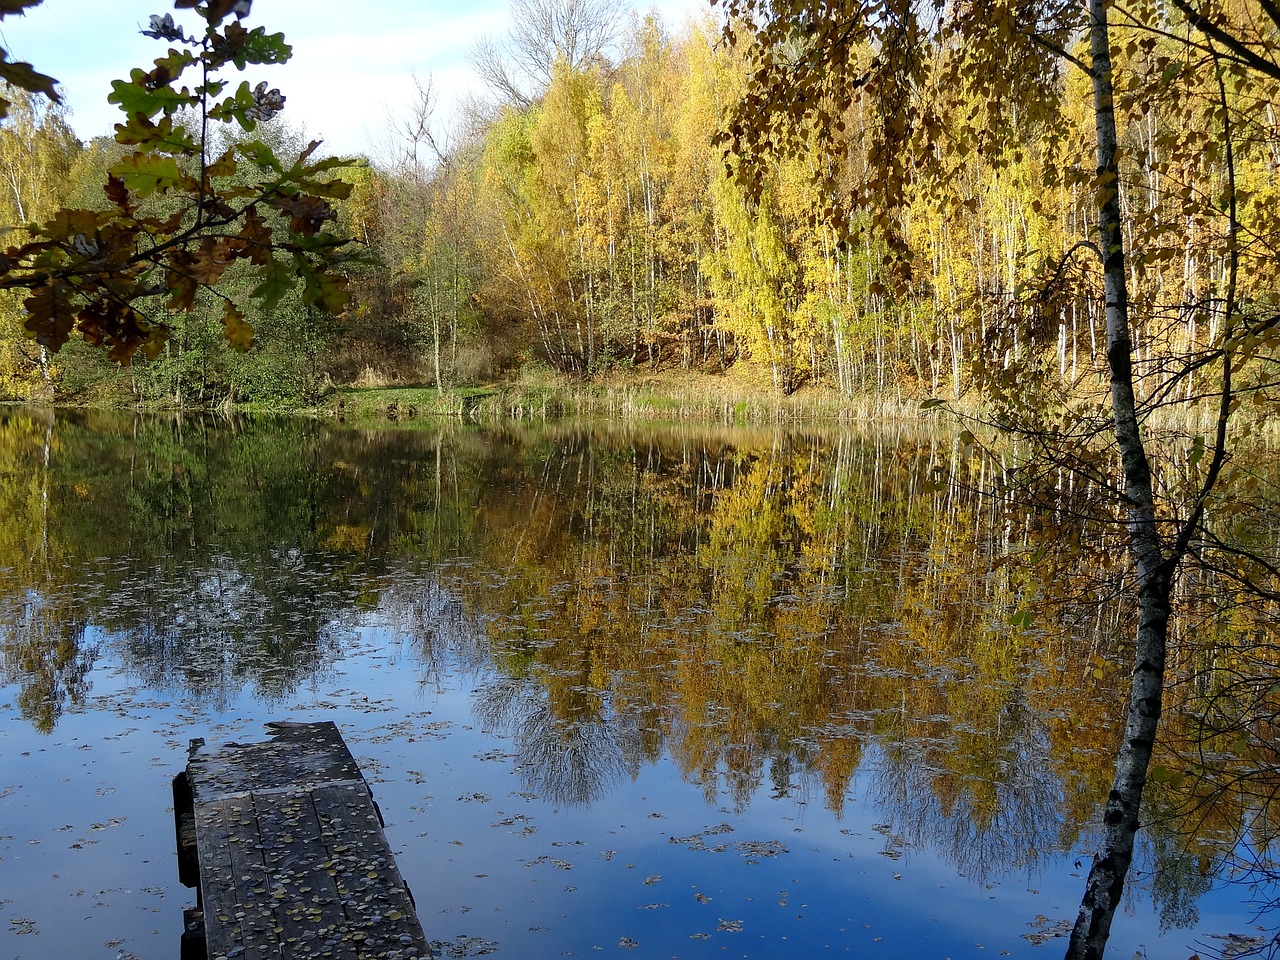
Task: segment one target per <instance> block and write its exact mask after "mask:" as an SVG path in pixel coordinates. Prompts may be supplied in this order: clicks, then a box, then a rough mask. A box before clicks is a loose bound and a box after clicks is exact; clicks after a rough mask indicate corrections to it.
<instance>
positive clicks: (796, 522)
mask: <svg viewBox="0 0 1280 960" xmlns="http://www.w3.org/2000/svg"><path fill="white" fill-rule="evenodd" d="M0 464H2V465H3V466H2V467H0V471H2V472H0V513H2V514H3V515H5V516H7V517H11V518H13V521H12V522H10V523H6V524H5V525H3V529H4V533H3V534H0V631H2V633H0V644H2V646H0V651H2V661H0V664H2V666H0V669H2V670H3V677H2V679H3V680H4V681H5V682H7V683H16V684H17V685H18V686H19V688H20V694H19V697H18V709H19V710H20V711H21V713H22V716H23V717H25V718H26V720H27V721H28V722H30V723H31V724H32V725H34V726H35V727H36V728H38V729H40V730H42V731H49V730H52V729H53V728H54V727H55V725H56V724H57V722H58V719H59V716H60V714H61V713H62V711H64V710H65V709H67V708H68V706H69V705H74V704H76V703H78V702H80V701H81V700H82V699H83V698H84V697H85V695H86V693H87V691H88V690H89V688H90V685H91V683H92V676H93V665H94V663H95V660H96V659H97V658H99V657H100V656H101V655H102V646H103V644H109V645H110V647H111V650H112V652H113V655H114V656H116V657H117V658H118V659H119V660H120V661H121V662H122V663H124V664H125V665H126V666H127V668H128V669H129V671H130V672H131V673H132V674H133V675H134V676H135V677H137V678H139V679H140V681H141V682H142V683H144V684H146V685H147V686H148V687H150V688H152V689H155V690H176V691H184V692H188V693H190V694H191V695H194V696H196V697H197V698H204V699H207V700H210V701H212V702H213V703H215V704H216V703H224V702H228V701H229V700H230V699H232V698H233V697H235V696H237V695H241V694H242V693H243V692H244V691H245V690H246V688H247V689H249V690H251V691H252V694H253V696H254V697H256V698H257V699H259V700H263V701H267V702H280V701H283V700H285V699H286V698H288V697H290V696H292V695H293V694H294V692H295V691H296V690H298V688H299V687H301V686H305V685H307V684H313V683H315V682H316V681H317V679H318V678H320V677H323V675H324V673H325V671H326V670H327V669H329V668H330V667H331V666H332V664H333V663H334V662H335V659H336V658H337V657H338V656H340V654H341V649H342V644H343V641H344V639H345V638H348V637H350V636H352V635H353V633H354V632H355V631H356V630H357V629H358V628H361V627H365V626H367V625H368V624H369V623H370V622H371V621H374V622H381V623H383V624H385V625H386V626H387V627H388V628H390V629H392V630H394V631H396V632H397V633H398V634H399V635H401V636H403V637H405V638H407V639H408V642H409V644H410V648H411V649H412V651H413V656H414V658H415V660H416V663H415V669H416V670H417V673H418V682H419V683H420V684H421V685H422V686H424V687H426V688H430V687H431V686H432V685H436V684H441V683H442V682H443V680H442V678H443V676H444V675H445V674H446V673H447V672H448V671H450V670H454V671H456V670H462V671H464V672H465V673H467V674H469V675H472V676H474V677H475V678H476V686H477V692H476V694H475V699H474V705H473V710H474V714H475V718H476V720H477V721H478V723H479V724H480V725H481V726H482V727H483V728H485V729H488V730H491V731H494V732H496V733H499V734H501V735H503V736H505V737H507V738H509V739H510V741H511V744H512V747H513V750H514V752H515V753H516V754H517V770H518V774H519V777H520V780H521V787H522V789H523V790H524V791H526V792H528V793H531V794H536V795H538V796H540V797H542V798H544V799H545V800H547V801H549V802H551V803H553V804H555V805H557V806H564V807H584V808H585V807H589V806H590V805H592V804H594V803H597V802H599V801H601V800H603V799H606V798H608V797H609V796H610V794H611V793H612V792H613V791H614V790H615V789H616V788H617V786H618V784H620V783H624V782H625V781H627V780H629V779H635V778H637V777H639V776H640V775H641V773H642V770H643V768H644V767H645V766H646V765H648V764H652V763H654V762H656V761H657V760H658V759H659V758H661V757H664V756H669V757H671V758H672V760H673V761H674V763H675V764H676V765H677V766H678V768H679V771H680V773H681V775H682V776H683V777H684V778H685V779H686V780H687V781H689V782H690V783H693V784H696V785H698V787H699V788H700V789H701V790H702V791H703V793H704V795H705V797H706V799H707V800H708V802H709V803H711V804H712V805H713V806H720V805H721V803H722V802H723V798H727V801H728V804H729V806H730V807H732V808H733V809H735V810H736V811H738V812H741V811H744V810H746V809H747V808H748V807H749V806H750V804H751V803H752V802H753V798H756V797H758V795H759V793H760V791H761V789H762V788H764V789H767V791H768V792H769V794H770V795H772V796H773V797H774V798H789V799H793V800H794V801H796V802H798V803H801V804H806V803H811V802H812V803H821V804H822V805H824V806H825V807H827V808H828V809H830V810H831V811H832V812H833V813H834V814H835V815H837V816H839V815H841V814H842V813H843V811H844V808H845V806H846V805H847V804H848V803H849V802H850V797H851V795H850V790H851V787H850V785H851V782H852V780H853V778H854V777H855V775H856V774H858V773H859V772H860V771H861V772H863V773H864V774H865V775H866V776H867V778H868V779H867V782H868V783H869V784H870V787H869V788H868V789H869V793H870V797H871V799H872V800H873V801H874V803H875V804H876V806H877V807H878V808H879V809H880V810H882V811H883V819H884V830H883V832H884V836H885V851H884V852H885V853H886V854H888V855H890V856H895V855H899V854H900V853H901V852H902V850H903V849H905V848H907V847H910V846H927V847H931V848H932V849H934V850H936V851H938V852H940V853H941V854H942V855H943V856H944V857H945V858H946V859H947V860H949V861H950V862H951V863H952V864H953V865H954V867H955V868H956V870H958V871H959V872H960V873H962V874H963V875H965V876H968V877H970V878H973V879H976V880H984V879H986V878H989V877H992V876H995V875H999V874H1001V873H1007V872H1008V871H1010V870H1013V871H1015V872H1022V873H1025V874H1031V873H1034V872H1035V871H1036V870H1037V869H1038V865H1039V863H1040V862H1041V861H1042V859H1043V858H1044V857H1046V856H1053V855H1056V854H1057V853H1058V852H1060V851H1062V850H1065V849H1069V848H1070V847H1072V846H1073V845H1074V844H1075V843H1076V842H1077V841H1078V840H1079V839H1080V837H1081V834H1082V831H1086V830H1087V829H1088V825H1089V824H1090V822H1091V818H1092V816H1093V815H1094V812H1095V810H1096V807H1097V804H1098V802H1099V800H1100V799H1101V798H1102V797H1103V796H1104V794H1105V790H1106V789H1107V787H1108V785H1109V782H1110V772H1109V764H1110V757H1111V753H1112V746H1113V743H1114V738H1115V737H1116V736H1117V733H1118V731H1117V730H1116V728H1115V726H1114V723H1113V718H1114V715H1115V710H1114V700H1115V698H1114V692H1113V691H1114V689H1115V687H1116V685H1117V684H1118V683H1119V682H1120V679H1121V678H1122V676H1123V673H1122V668H1121V667H1120V666H1118V664H1119V663H1121V662H1123V659H1124V658H1123V656H1122V653H1123V649H1122V648H1123V644H1124V642H1125V640H1124V638H1125V637H1126V636H1127V631H1126V630H1125V629H1123V617H1124V611H1123V609H1122V608H1121V609H1120V610H1119V612H1111V613H1108V614H1106V615H1102V614H1100V613H1099V612H1098V609H1099V608H1097V607H1089V608H1085V609H1081V608H1077V607H1074V606H1073V605H1072V604H1071V602H1070V601H1071V600H1072V597H1070V596H1068V595H1066V591H1065V590H1064V585H1065V584H1068V583H1071V582H1076V581H1075V580H1074V578H1073V577H1072V573H1073V571H1072V570H1070V569H1065V568H1063V567H1054V566H1051V563H1052V562H1053V561H1052V558H1051V557H1050V556H1049V555H1048V554H1044V553H1041V554H1040V556H1041V557H1042V563H1041V564H1040V566H1039V567H1038V568H1037V567H1036V566H1033V565H1030V564H1024V563H1017V562H1009V559H1008V558H1010V557H1011V556H1015V555H1017V554H1019V553H1022V552H1033V551H1040V550H1041V548H1042V547H1043V546H1044V543H1045V538H1051V537H1052V536H1053V533H1054V531H1052V530H1050V529H1048V527H1047V526H1046V527H1044V528H1043V529H1039V530H1037V527H1036V525H1035V524H1032V523H1030V522H1028V521H1027V519H1026V517H1025V516H1021V515H1019V514H1017V513H1016V512H1014V511H1006V510H1004V509H1003V508H1002V505H1001V503H1000V502H999V500H997V499H993V498H990V497H983V496H979V495H978V494H976V493H975V492H974V491H975V490H976V489H978V488H981V487H990V486H991V482H990V480H991V477H992V476H993V475H994V474H995V473H997V472H998V471H999V469H1000V468H999V465H998V464H993V463H992V462H990V461H988V460H986V459H982V458H978V457H976V456H975V455H974V453H973V451H971V450H969V449H967V448H963V447H961V446H959V445H958V444H956V443H955V442H953V441H952V440H950V439H948V438H945V437H937V436H930V435H914V434H911V433H909V432H908V433H899V434H872V435H868V436H866V437H860V436H854V435H850V434H841V435H838V436H833V437H826V436H821V435H795V434H780V433H774V432H769V431H762V432H757V433H751V432H738V433H735V434H733V435H728V434H724V433H720V432H714V431H699V430H667V431H664V432H662V433H654V432H651V431H642V430H629V429H618V430H612V431H601V430H587V429H579V428H573V427H559V428H550V429H539V430H534V429H529V430H520V429H515V428H508V429H505V430H501V431H497V432H495V433H482V432H479V431H471V430H463V429H461V428H456V427H442V428H439V429H430V430H424V431H421V432H416V433H390V432H384V433H378V432H371V433H360V432H354V431H345V430H338V429H334V428H331V427H329V426H327V425H324V424H320V423H315V422H309V421H239V422H236V423H232V424H224V423H216V422H211V421H191V420H187V421H182V420H163V419H132V418H128V419H119V418H112V417H107V416H102V415H88V414H86V415H83V416H77V417H72V418H68V419H59V420H58V421H57V422H56V423H54V422H53V421H51V420H50V419H48V418H44V419H41V418H34V417H31V416H27V415H25V414H16V413H6V414H0ZM939 464H943V465H944V466H945V469H943V470H937V469H935V468H936V467H937V466H938V465H939ZM940 477H947V478H949V480H948V482H945V483H939V478H940ZM1112 536H1114V534H1112ZM1086 560H1087V552H1086V553H1085V554H1084V556H1083V557H1082V556H1081V555H1080V554H1077V555H1076V556H1075V557H1074V558H1068V559H1066V560H1063V561H1062V562H1063V563H1075V564H1078V565H1080V566H1079V569H1078V570H1077V571H1075V572H1078V573H1081V574H1082V576H1083V575H1084V574H1086V573H1089V572H1090V571H1087V570H1085V569H1084V564H1085V562H1086ZM1108 609H1113V608H1108ZM1176 738H1177V731H1176V730H1175V731H1174V737H1173V738H1172V739H1173V740H1176ZM1164 803H1165V806H1164V809H1165V810H1167V811H1168V812H1169V816H1168V819H1167V820H1165V821H1162V823H1159V824H1155V825H1153V827H1152V829H1151V830H1150V831H1149V833H1148V840H1149V843H1150V844H1151V845H1152V849H1151V857H1150V858H1149V863H1150V864H1153V865H1154V866H1156V867H1159V870H1158V879H1157V880H1156V883H1155V887H1156V891H1157V895H1158V897H1159V898H1160V901H1161V903H1162V905H1163V909H1164V911H1165V915H1166V917H1167V918H1168V919H1169V920H1170V922H1178V921H1185V920H1187V919H1188V918H1189V917H1193V916H1194V902H1195V900H1196V898H1197V896H1198V895H1199V894H1200V893H1202V892H1203V890H1204V889H1205V888H1206V886H1207V881H1206V880H1205V877H1206V876H1207V875H1208V874H1210V873H1211V872H1212V871H1211V870H1210V869H1208V868H1206V867H1205V864H1206V863H1213V862H1215V858H1216V860H1218V861H1220V860H1221V859H1222V858H1223V857H1224V856H1226V854H1225V853H1223V852H1222V851H1221V850H1220V849H1215V848H1214V844H1215V843H1218V842H1219V837H1218V836H1217V835H1216V834H1215V835H1207V834H1214V831H1207V832H1206V833H1196V834H1193V835H1190V837H1188V835H1186V834H1185V833H1184V832H1180V827H1179V824H1184V823H1185V821H1184V820H1180V819H1179V814H1178V813H1177V811H1178V810H1179V809H1180V806H1179V803H1178V802H1176V798H1173V799H1169V798H1166V799H1165V801H1164ZM1220 825H1221V824H1220V823H1215V827H1217V826H1220ZM1238 830H1239V828H1238V826H1228V828H1227V829H1225V830H1223V831H1221V832H1222V834H1223V835H1225V836H1233V835H1234V833H1233V831H1236V832H1238ZM1197 845H1199V846H1200V847H1202V848H1204V849H1202V850H1201V851H1200V852H1198V853H1196V854H1195V855H1189V854H1188V853H1187V851H1188V850H1189V849H1193V848H1195V847H1196V846H1197Z"/></svg>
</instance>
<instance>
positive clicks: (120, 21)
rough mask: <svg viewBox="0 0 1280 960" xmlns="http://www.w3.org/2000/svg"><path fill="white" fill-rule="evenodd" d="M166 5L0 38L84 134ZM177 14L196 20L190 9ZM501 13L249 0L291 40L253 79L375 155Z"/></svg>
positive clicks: (311, 126)
mask: <svg viewBox="0 0 1280 960" xmlns="http://www.w3.org/2000/svg"><path fill="white" fill-rule="evenodd" d="M619 2H620V3H621V4H624V5H625V4H626V0H619ZM635 5H636V6H637V7H639V8H641V9H644V10H649V9H654V10H656V11H657V12H658V13H659V14H660V15H661V16H662V17H663V19H664V20H665V21H666V22H667V23H668V24H670V25H672V26H673V27H677V28H678V27H680V26H681V25H682V24H683V23H684V22H685V20H686V19H687V18H688V17H690V16H693V15H695V14H698V13H701V12H702V11H704V10H706V9H708V7H709V3H708V0H658V2H637V3H636V4H635ZM172 11H173V7H172V4H171V3H170V2H169V0H109V2H108V0H45V2H44V3H43V4H42V5H41V6H39V7H36V8H34V9H33V10H31V11H29V12H28V13H27V15H26V16H25V17H6V18H5V19H4V21H3V23H0V32H2V33H3V41H0V45H2V46H3V47H4V48H5V49H6V50H8V51H10V55H11V56H12V57H13V58H14V59H18V60H28V61H30V62H32V63H33V64H34V65H35V67H36V69H38V70H40V71H41V72H43V73H47V74H50V75H51V76H53V77H56V78H57V79H58V80H59V81H60V82H61V83H62V88H63V93H64V95H65V97H66V99H67V103H68V104H69V106H70V107H71V110H72V114H71V123H72V126H73V127H74V128H75V130H76V133H77V134H78V135H79V136H80V137H82V138H86V139H87V138H89V137H92V136H95V135H97V134H102V133H110V132H111V129H112V126H113V124H115V123H116V122H117V120H118V119H119V116H118V112H117V111H116V109H115V108H114V107H112V106H111V105H110V104H108V103H107V102H106V97H107V94H108V93H109V92H110V90H111V81H112V80H115V79H119V78H123V77H126V76H128V74H129V70H130V69H132V68H133V67H139V66H149V65H150V63H151V61H152V60H154V59H155V58H156V57H158V56H162V55H163V54H164V52H165V50H166V49H167V47H166V46H165V45H164V44H162V43H161V42H160V41H157V40H152V39H149V38H147V37H143V36H140V35H139V33H138V31H139V30H141V29H142V28H144V27H145V26H146V25H147V23H148V21H149V19H150V17H151V15H152V14H154V13H168V12H172ZM175 19H177V20H178V22H179V23H180V24H187V25H191V24H192V23H193V22H195V20H194V18H193V15H192V13H191V12H190V11H181V12H179V13H175ZM509 22H510V20H509V15H508V2H507V0H470V2H467V3H458V2H456V0H453V2H443V0H417V2H412V0H411V2H406V0H359V2H354V3H353V2H350V0H346V2H339V0H255V2H254V4H253V13H252V16H251V17H250V18H249V20H248V21H247V23H248V24H249V25H251V26H259V25H261V26H265V27H266V28H267V29H268V30H269V31H271V32H277V31H279V32H282V33H284V35H285V38H286V39H287V40H288V42H289V43H290V44H292V45H293V59H292V60H291V61H290V62H289V63H288V64H287V65H285V66H283V67H274V68H267V69H266V70H265V71H263V72H262V73H261V75H260V76H255V77H254V82H256V81H257V80H258V79H265V80H269V81H270V85H271V86H275V87H279V88H280V90H281V91H282V92H283V93H284V94H285V96H286V97H287V103H286V106H285V112H284V115H285V117H286V118H287V119H288V120H289V123H290V124H291V125H292V126H295V127H299V128H302V129H303V130H305V132H306V133H307V134H308V135H309V136H311V137H313V138H322V139H323V140H324V141H325V147H326V149H327V150H329V151H331V152H334V153H365V154H372V155H378V154H380V153H382V152H384V149H385V144H386V142H387V139H388V130H389V128H390V127H391V125H392V122H393V118H394V116H395V115H396V112H397V110H398V109H403V106H402V105H403V104H405V103H406V102H408V101H411V100H412V99H413V83H412V79H411V77H412V74H413V73H415V72H416V73H417V75H418V76H419V77H422V78H426V77H428V76H429V77H430V78H431V80H432V82H433V85H434V87H435V89H436V91H437V94H438V97H439V109H438V116H440V117H442V118H447V115H448V113H449V110H450V109H451V106H452V104H453V103H455V102H456V101H458V100H460V99H461V98H462V97H463V96H464V95H465V93H466V91H468V90H469V89H472V88H473V87H474V78H473V76H472V73H471V70H470V66H469V64H468V55H469V53H470V51H471V49H472V47H473V46H474V44H475V41H476V40H477V39H478V38H479V37H481V36H485V35H489V36H494V37H501V36H503V35H505V33H506V31H507V26H508V24H509ZM237 82H238V81H237Z"/></svg>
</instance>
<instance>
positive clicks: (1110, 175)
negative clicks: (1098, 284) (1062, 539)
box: [1067, 0, 1172, 960]
mask: <svg viewBox="0 0 1280 960" xmlns="http://www.w3.org/2000/svg"><path fill="white" fill-rule="evenodd" d="M1105 4H1106V0H1089V14H1090V53H1091V55H1092V64H1091V66H1092V74H1093V93H1094V108H1095V113H1096V124H1097V141H1098V182H1097V187H1098V190H1099V198H1100V199H1099V208H1098V230H1099V234H1100V240H1101V256H1102V262H1103V274H1104V279H1105V291H1106V317H1107V362H1108V366H1109V367H1110V371H1111V407H1112V414H1113V416H1114V418H1115V437H1116V444H1117V446H1118V447H1119V450H1120V456H1121V460H1122V463H1123V467H1124V500H1125V510H1126V512H1127V514H1128V527H1129V536H1130V543H1129V550H1130V554H1131V556H1132V559H1133V562H1134V568H1135V573H1136V577H1137V585H1138V598H1139V608H1138V610H1139V612H1138V629H1137V636H1136V637H1135V647H1134V667H1133V677H1132V685H1131V687H1130V690H1129V704H1128V713H1127V717H1126V720H1125V731H1124V739H1123V741H1122V742H1121V744H1120V748H1119V752H1118V754H1117V756H1116V768H1115V779H1114V780H1113V781H1112V785H1111V792H1110V794H1109V795H1108V797H1107V804H1106V810H1105V813H1104V815H1103V823H1102V828H1103V830H1102V844H1101V848H1100V849H1099V851H1098V852H1097V854H1096V855H1095V857H1094V861H1093V866H1092V867H1091V868H1090V870H1089V878H1088V881H1087V883H1086V886H1085V893H1084V898H1083V900H1082V901H1081V903H1080V916H1079V918H1078V919H1077V920H1076V925H1075V929H1074V930H1073V931H1072V933H1071V940H1070V942H1069V944H1068V947H1067V957H1068V960H1084V958H1101V957H1102V955H1103V951H1104V950H1105V949H1106V944H1107V937H1108V935H1109V934H1110V932H1111V920H1112V918H1113V917H1114V915H1115V911H1116V908H1117V907H1118V906H1119V904H1120V898H1121V894H1122V893H1123V891H1124V882H1125V876H1126V874H1127V873H1128V871H1129V864H1130V862H1131V861H1132V860H1133V846H1134V836H1135V834H1136V833H1137V831H1138V827H1139V813H1140V809H1141V805H1142V790H1143V787H1144V786H1145V784H1146V781H1147V767H1148V765H1149V764H1150V762H1151V751H1152V748H1153V746H1154V745H1155V737H1156V729H1157V727H1158V726H1159V722H1160V710H1161V699H1162V694H1163V689H1164V666H1165V642H1166V639H1167V635H1168V626H1169V606H1170V604H1169V594H1170V588H1171V580H1172V570H1171V564H1170V563H1168V562H1166V560H1165V557H1164V550H1163V548H1162V546H1161V542H1160V537H1159V531H1158V529H1157V527H1156V515H1155V497H1154V494H1153V492H1152V487H1151V468H1150V464H1149V463H1148V460H1147V453H1146V448H1145V446H1144V444H1143V440H1142V433H1141V428H1140V425H1139V423H1138V417H1137V409H1136V406H1137V405H1136V401H1135V398H1134V375H1133V343H1132V340H1131V338H1130V332H1129V310H1128V307H1129V294H1128V289H1127V286H1126V279H1125V256H1124V241H1123V234H1122V230H1121V227H1122V223H1121V213H1120V183H1119V179H1118V168H1117V165H1116V143H1117V136H1116V120H1115V110H1114V106H1113V103H1112V94H1113V90H1112V82H1111V51H1110V37H1109V35H1108V29H1107V10H1106V5H1105Z"/></svg>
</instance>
